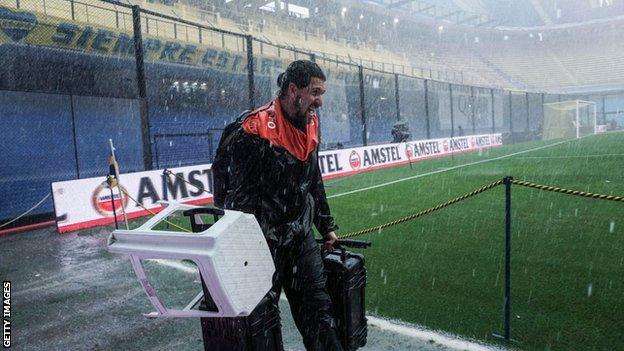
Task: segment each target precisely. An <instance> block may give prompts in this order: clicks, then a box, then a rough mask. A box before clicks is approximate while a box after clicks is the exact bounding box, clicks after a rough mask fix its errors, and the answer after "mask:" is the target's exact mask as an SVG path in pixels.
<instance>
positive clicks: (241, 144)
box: [223, 129, 264, 214]
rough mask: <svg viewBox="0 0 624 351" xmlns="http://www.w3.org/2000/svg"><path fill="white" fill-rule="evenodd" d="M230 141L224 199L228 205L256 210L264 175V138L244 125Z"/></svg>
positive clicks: (234, 207)
mask: <svg viewBox="0 0 624 351" xmlns="http://www.w3.org/2000/svg"><path fill="white" fill-rule="evenodd" d="M235 133H237V134H238V135H236V136H235V139H234V140H233V141H232V143H231V144H230V146H229V147H230V150H229V151H228V153H229V155H230V157H231V158H230V160H229V161H230V162H229V169H228V173H229V177H228V187H227V189H228V190H227V193H226V194H225V199H224V201H223V207H224V208H226V209H231V210H237V211H242V212H245V213H253V214H257V213H256V211H257V209H258V198H259V196H260V187H259V186H258V185H259V182H260V178H261V176H262V174H261V172H262V159H263V157H262V156H263V150H264V147H263V145H262V144H263V142H262V140H261V139H260V138H258V137H256V136H254V135H251V134H248V133H246V132H245V131H243V130H242V129H240V130H238V131H236V132H235Z"/></svg>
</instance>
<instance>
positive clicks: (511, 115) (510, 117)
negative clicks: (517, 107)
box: [509, 91, 515, 143]
mask: <svg viewBox="0 0 624 351" xmlns="http://www.w3.org/2000/svg"><path fill="white" fill-rule="evenodd" d="M511 104H512V100H511V91H510V92H509V135H511V142H512V143H513V142H514V140H515V138H514V137H513V122H512V120H513V109H512V105H511Z"/></svg>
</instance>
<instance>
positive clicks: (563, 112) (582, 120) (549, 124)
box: [542, 100, 596, 140]
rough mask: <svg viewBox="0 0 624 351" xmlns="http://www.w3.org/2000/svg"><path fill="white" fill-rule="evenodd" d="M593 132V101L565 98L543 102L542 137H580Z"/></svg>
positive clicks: (594, 123)
mask: <svg viewBox="0 0 624 351" xmlns="http://www.w3.org/2000/svg"><path fill="white" fill-rule="evenodd" d="M595 133H596V103H595V102H593V101H585V100H567V101H560V102H551V103H547V104H544V124H543V127H542V139H544V140H549V139H559V138H580V137H582V136H584V135H588V134H595Z"/></svg>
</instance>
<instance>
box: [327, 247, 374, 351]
mask: <svg viewBox="0 0 624 351" xmlns="http://www.w3.org/2000/svg"><path fill="white" fill-rule="evenodd" d="M318 242H321V243H322V242H323V240H318ZM338 245H339V246H338V247H339V250H334V251H331V252H327V251H325V252H324V254H323V255H324V256H323V265H324V266H325V275H326V276H327V283H326V285H325V286H326V288H327V290H328V292H329V296H330V298H331V300H332V315H333V317H334V319H335V321H336V326H337V329H338V336H339V338H340V343H341V344H342V347H343V349H345V350H356V349H357V348H359V347H362V346H364V345H366V336H367V333H368V329H367V326H366V305H365V299H364V297H365V294H364V291H365V288H366V267H364V256H363V255H361V254H357V253H352V252H349V251H346V250H345V249H344V246H350V247H359V248H365V247H368V246H370V243H367V242H362V241H356V240H338Z"/></svg>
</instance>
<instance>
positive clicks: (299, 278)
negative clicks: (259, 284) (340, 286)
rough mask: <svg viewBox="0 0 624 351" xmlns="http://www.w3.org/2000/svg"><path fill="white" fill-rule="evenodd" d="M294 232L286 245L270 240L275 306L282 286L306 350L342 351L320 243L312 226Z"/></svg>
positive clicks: (272, 290)
mask: <svg viewBox="0 0 624 351" xmlns="http://www.w3.org/2000/svg"><path fill="white" fill-rule="evenodd" d="M297 234H299V235H295V237H294V238H292V239H293V240H289V243H288V245H286V246H282V245H271V243H269V246H273V247H272V248H271V251H272V253H273V258H274V261H275V268H276V272H275V275H274V277H273V287H272V289H271V292H272V293H273V294H274V295H273V296H274V297H275V303H274V306H275V308H278V307H277V306H278V299H279V296H280V293H281V289H282V288H283V289H284V292H285V293H286V297H287V298H288V303H289V304H290V310H291V313H292V316H293V319H294V320H295V325H296V326H297V329H298V330H299V332H300V333H301V335H302V336H303V343H304V345H305V347H306V350H313V351H317V350H319V351H320V350H323V351H326V350H327V351H331V350H342V347H341V345H340V340H339V339H338V336H337V333H336V330H335V327H334V322H333V318H332V316H331V299H330V297H329V294H328V292H327V289H326V288H325V281H326V278H325V274H324V272H323V261H322V259H321V252H320V248H319V245H318V244H317V243H316V241H315V239H314V234H313V233H312V230H311V229H309V230H306V231H304V232H303V233H301V232H299V233H297ZM301 234H303V235H301Z"/></svg>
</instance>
